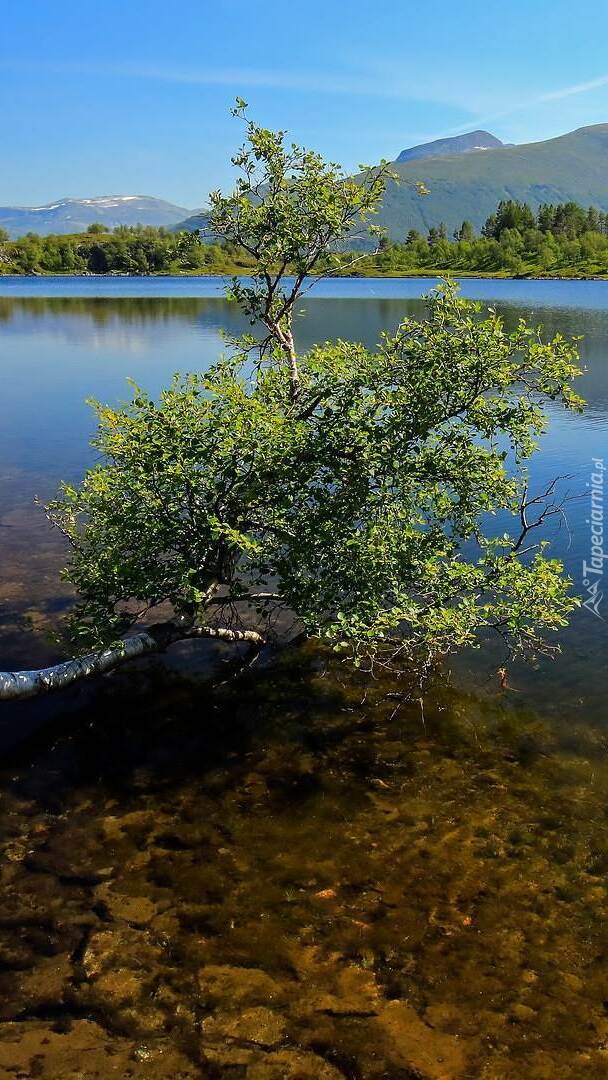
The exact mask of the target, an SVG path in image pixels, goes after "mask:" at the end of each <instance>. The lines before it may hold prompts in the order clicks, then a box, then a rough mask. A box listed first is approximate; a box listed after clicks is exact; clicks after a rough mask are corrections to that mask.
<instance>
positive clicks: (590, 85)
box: [533, 75, 608, 104]
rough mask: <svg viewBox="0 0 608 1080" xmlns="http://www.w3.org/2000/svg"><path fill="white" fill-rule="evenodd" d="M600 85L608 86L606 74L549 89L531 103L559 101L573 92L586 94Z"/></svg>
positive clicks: (571, 95)
mask: <svg viewBox="0 0 608 1080" xmlns="http://www.w3.org/2000/svg"><path fill="white" fill-rule="evenodd" d="M601 86H608V75H599V76H598V77H597V79H589V81H588V82H581V83H575V84H574V86H563V87H562V88H561V90H549V92H548V93H546V94H540V95H539V97H537V98H535V99H534V101H533V104H537V103H538V104H542V102H544V101H561V100H562V98H569V97H574V96H575V94H586V93H587V91H589V90H599V88H600V87H601Z"/></svg>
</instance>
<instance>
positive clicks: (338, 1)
mask: <svg viewBox="0 0 608 1080" xmlns="http://www.w3.org/2000/svg"><path fill="white" fill-rule="evenodd" d="M607 34H608V4H604V3H600V2H599V0H595V2H594V3H585V2H581V3H578V4H576V5H575V4H572V2H571V0H525V2H524V0H509V2H507V3H503V4H500V5H498V4H493V3H491V0H483V2H482V0H461V2H460V3H458V2H455V3H452V2H446V0H425V2H424V3H411V2H409V0H375V2H373V3H369V2H366V0H349V2H343V0H324V2H322V0H307V2H306V3H304V4H290V3H286V2H285V0H281V2H276V0H248V2H242V0H213V2H207V0H197V2H195V0H180V2H179V3H174V4H170V3H167V2H166V0H163V2H162V3H161V2H159V0H147V2H145V3H144V2H141V0H122V2H120V3H119V2H117V0H105V2H100V3H93V2H91V0H78V2H75V0H22V3H20V4H18V3H17V2H13V0H5V2H4V4H3V5H2V10H0V204H3V205H14V204H20V205H38V204H40V203H43V202H48V201H52V200H54V199H57V198H60V197H62V196H68V195H73V196H90V195H104V194H120V193H122V194H148V195H158V196H160V197H164V198H167V199H170V200H172V201H174V202H177V203H179V204H180V205H183V206H186V207H196V206H200V205H202V204H204V203H205V200H206V194H207V192H208V191H209V190H210V189H211V188H214V187H220V186H221V187H225V186H227V185H228V184H229V183H230V167H229V164H228V160H229V156H230V153H231V152H232V151H233V150H234V148H235V146H236V145H237V143H238V141H239V137H240V131H239V129H238V125H237V123H236V121H234V120H232V119H231V118H230V117H229V115H228V109H229V106H230V104H231V102H232V101H233V99H234V97H235V96H236V95H237V94H239V95H241V96H243V97H245V98H246V99H247V100H248V101H249V102H250V105H251V112H252V114H253V115H254V116H255V117H256V118H258V119H259V120H260V121H261V122H263V123H265V124H267V125H268V126H274V127H285V128H289V130H290V131H291V132H292V133H293V135H294V137H295V138H297V140H298V141H300V142H303V143H304V144H306V145H309V146H312V147H315V148H316V149H319V150H321V151H322V152H323V153H324V154H326V155H328V156H330V157H332V158H333V159H334V160H338V161H341V162H342V163H343V164H344V165H345V166H346V167H348V168H352V167H354V166H356V165H357V164H359V163H360V162H371V161H375V160H378V159H379V158H380V157H394V156H396V154H397V153H398V152H399V151H400V150H402V149H403V148H404V147H406V146H409V145H412V144H413V143H416V142H421V141H425V140H427V139H431V138H437V137H439V136H443V135H447V134H456V133H459V132H461V131H466V130H470V129H471V128H475V127H485V128H488V129H489V130H491V131H493V132H494V133H495V134H496V135H498V136H499V137H500V138H502V139H503V140H505V141H507V142H528V141H533V140H536V139H543V138H550V137H551V136H553V135H558V134H561V133H563V132H565V131H568V130H571V129H572V128H575V127H580V126H582V125H585V124H597V123H604V122H606V123H608V53H607V51H606V45H605V42H606V38H607Z"/></svg>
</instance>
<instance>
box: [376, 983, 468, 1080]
mask: <svg viewBox="0 0 608 1080" xmlns="http://www.w3.org/2000/svg"><path fill="white" fill-rule="evenodd" d="M374 1024H375V1025H376V1026H377V1028H378V1029H379V1031H380V1033H381V1035H382V1037H383V1039H384V1042H385V1046H386V1057H387V1060H388V1061H389V1062H390V1064H391V1066H392V1067H393V1068H394V1069H395V1070H396V1069H409V1070H411V1071H413V1072H414V1074H415V1075H416V1076H417V1077H419V1080H456V1078H457V1077H460V1076H463V1075H464V1073H465V1070H466V1068H467V1058H466V1055H465V1052H464V1048H463V1045H462V1043H461V1041H460V1040H459V1039H458V1038H456V1036H454V1035H445V1034H444V1033H443V1032H439V1031H436V1030H434V1029H433V1028H431V1027H429V1026H428V1024H425V1023H424V1021H423V1020H421V1019H420V1017H419V1016H418V1014H417V1012H416V1011H415V1009H413V1008H412V1007H411V1006H410V1005H407V1004H406V1003H405V1002H403V1001H391V1002H389V1003H388V1005H386V1006H385V1007H384V1008H383V1009H382V1011H381V1012H380V1013H379V1014H378V1016H377V1017H376V1018H375V1020H374Z"/></svg>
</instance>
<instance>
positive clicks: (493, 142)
mask: <svg viewBox="0 0 608 1080" xmlns="http://www.w3.org/2000/svg"><path fill="white" fill-rule="evenodd" d="M502 145H503V144H502V142H501V141H500V139H497V138H496V135H491V134H490V132H489V131H468V132H467V133H466V135H455V136H454V137H453V138H450V139H434V140H433V142H428V143H419V145H418V146H410V148H409V150H402V151H401V153H400V154H399V157H398V158H397V159H396V160H397V161H398V162H399V161H417V160H418V159H419V158H426V157H445V155H446V154H467V153H471V151H473V150H491V149H494V148H495V147H497V146H502Z"/></svg>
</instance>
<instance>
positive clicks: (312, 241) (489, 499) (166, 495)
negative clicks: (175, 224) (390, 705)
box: [0, 105, 580, 698]
mask: <svg viewBox="0 0 608 1080" xmlns="http://www.w3.org/2000/svg"><path fill="white" fill-rule="evenodd" d="M243 108H244V107H243V106H242V105H239V107H238V109H237V112H238V114H239V115H242V114H243ZM247 138H248V145H247V146H246V147H245V148H244V149H243V150H242V151H241V152H240V153H239V154H237V155H236V158H235V164H236V165H237V167H238V168H239V169H240V170H241V173H242V178H241V181H240V183H239V184H238V186H237V190H236V192H235V193H234V194H233V195H232V196H230V197H229V198H226V197H224V196H222V195H220V194H219V193H217V192H216V193H215V194H214V196H213V199H212V207H213V209H212V223H213V228H214V229H215V230H216V232H217V234H218V235H222V236H224V237H225V238H227V239H229V240H230V241H231V242H234V243H237V244H239V245H240V246H242V247H244V248H245V250H247V251H248V252H249V253H250V255H251V257H252V258H254V259H255V260H256V269H255V273H254V276H253V282H252V284H251V285H249V284H241V283H240V282H237V281H235V282H234V283H233V286H232V294H233V297H234V299H235V301H236V302H237V303H238V304H239V305H240V306H241V308H242V310H243V311H244V312H245V314H246V315H247V316H248V317H249V319H250V321H251V324H252V329H258V328H259V327H260V325H261V328H262V329H261V337H260V335H258V337H257V338H256V337H255V336H254V335H247V336H246V337H244V338H243V339H241V340H240V342H238V343H235V345H234V347H233V349H232V350H231V351H230V352H229V353H228V355H226V356H225V357H223V358H221V359H220V360H219V361H218V362H217V364H216V365H215V366H214V367H213V368H212V369H211V370H210V371H208V372H206V373H204V374H194V375H191V376H186V377H183V378H179V377H176V379H175V380H174V382H173V384H172V385H171V386H170V387H169V389H167V390H166V391H164V393H162V394H161V396H160V400H159V401H153V400H152V399H151V398H150V397H149V396H148V395H147V394H146V393H144V392H143V391H141V390H139V389H137V388H136V389H135V391H134V395H133V399H132V401H131V402H130V404H129V405H128V406H126V407H124V408H120V409H112V408H108V407H104V406H102V405H97V406H96V408H97V413H98V420H99V428H98V434H97V438H96V440H95V446H96V449H97V450H98V452H99V455H100V463H99V464H98V465H96V466H95V467H94V468H92V469H90V470H89V471H88V472H87V473H86V475H85V478H84V480H83V482H82V484H81V485H80V486H78V487H72V486H69V485H66V486H65V487H64V488H63V492H62V495H61V497H60V498H58V499H57V500H55V501H54V502H53V503H52V504H51V505H50V506H49V507H48V508H47V512H48V515H49V517H50V520H51V521H52V522H53V523H54V524H55V525H56V526H57V527H58V528H59V529H60V530H61V531H62V533H63V534H64V536H65V537H66V539H67V541H68V543H69V545H70V549H71V552H70V559H69V563H68V567H67V571H66V573H67V576H68V577H69V579H70V580H71V582H72V583H73V584H74V586H75V588H76V590H77V593H78V595H79V603H78V605H77V606H76V608H75V610H74V611H73V612H72V613H71V615H70V618H69V629H70V630H71V633H72V637H73V640H75V641H76V642H78V643H79V650H80V651H82V650H83V649H84V648H90V647H93V648H95V649H96V651H95V652H93V653H90V654H88V655H87V656H85V657H84V658H82V659H80V660H75V661H68V662H66V663H65V664H63V665H57V666H56V667H55V668H54V669H49V670H48V671H47V672H28V673H3V674H0V697H4V698H10V697H14V698H18V697H25V696H28V695H31V694H35V693H40V692H43V691H45V690H49V689H52V688H54V687H57V686H63V685H67V684H68V683H70V682H72V681H74V680H75V679H78V678H82V677H83V676H84V675H87V674H92V673H95V672H98V671H106V670H111V669H112V668H113V667H115V666H116V665H117V664H119V663H122V662H124V661H125V660H126V659H129V658H131V657H132V656H138V655H143V654H145V653H149V652H153V651H158V650H162V649H164V648H166V647H167V646H168V645H170V644H171V643H172V642H174V641H176V640H179V639H182V638H188V637H209V638H220V639H222V640H225V641H233V642H245V643H246V644H247V645H248V646H249V647H250V648H254V649H259V648H260V647H262V646H263V645H269V644H274V643H276V642H277V641H280V640H282V639H283V637H284V635H285V630H284V628H283V629H281V627H282V626H283V627H284V624H285V622H286V621H288V622H289V623H290V624H291V626H292V631H291V632H292V633H304V634H307V635H311V636H314V637H316V638H319V639H321V640H323V641H325V642H327V644H329V645H331V646H332V647H333V648H334V649H336V650H339V651H341V652H343V653H344V654H345V656H348V657H350V658H351V660H352V661H353V662H354V663H356V664H360V665H361V664H365V665H373V664H376V663H383V664H390V665H398V666H399V668H400V669H401V668H403V667H405V668H406V669H407V670H409V671H413V672H414V673H415V674H416V678H421V677H422V676H423V675H424V673H426V672H427V671H428V670H429V668H430V667H431V666H432V665H433V664H434V663H436V662H437V661H438V660H439V659H440V658H442V657H444V656H445V655H447V654H448V653H449V652H451V651H452V650H454V649H457V648H459V647H462V646H464V645H471V644H475V643H477V642H478V641H479V640H480V638H482V637H483V635H484V634H486V633H488V632H489V631H492V630H493V631H494V632H496V633H498V634H499V635H500V637H501V638H502V640H503V641H504V642H505V646H506V647H507V648H508V649H509V651H510V653H521V654H529V653H531V652H534V651H537V650H543V649H547V648H549V646H548V645H547V643H546V641H545V639H544V632H545V631H550V630H553V629H555V628H557V627H559V626H562V625H564V623H565V621H566V619H567V615H568V613H569V611H570V610H571V609H572V608H573V607H574V605H575V603H576V600H575V599H573V598H572V597H571V596H570V595H569V586H570V583H569V582H568V581H567V580H566V579H564V577H563V575H562V568H561V566H560V564H559V563H558V562H557V561H555V560H553V559H550V558H549V557H548V556H547V554H546V553H545V551H544V548H543V546H542V544H540V545H537V544H535V543H533V542H532V539H531V536H533V535H534V533H533V531H534V529H536V528H539V527H540V526H541V525H542V523H543V521H544V520H546V518H547V516H549V515H551V514H553V513H559V512H561V508H560V506H559V505H555V504H553V503H551V502H549V503H548V504H547V505H541V499H540V496H531V495H529V494H528V487H527V478H526V470H525V461H526V459H527V458H528V457H529V455H530V454H531V453H532V451H533V449H534V446H535V439H536V436H537V435H538V434H539V432H540V431H541V430H542V428H543V423H544V410H543V406H544V403H545V402H546V401H547V400H552V401H561V402H562V403H563V405H564V406H565V407H566V408H577V407H579V405H580V402H579V399H578V398H577V396H576V395H575V394H574V392H573V391H572V389H571V387H570V380H571V379H572V378H573V377H574V376H575V375H576V374H577V373H578V369H577V367H576V364H575V360H576V349H575V347H574V345H572V344H570V343H568V342H566V341H565V340H564V339H562V338H561V337H559V336H558V337H556V338H554V339H553V340H552V341H548V342H542V341H541V340H540V338H539V336H538V334H537V333H536V332H535V331H533V330H531V329H529V328H528V327H526V326H525V324H524V323H523V322H521V323H520V324H519V326H518V327H517V328H516V329H515V330H514V331H512V332H510V333H508V332H507V331H506V330H505V328H504V326H503V324H502V321H501V319H500V318H499V316H498V315H496V314H495V313H494V312H490V314H489V315H488V316H487V317H485V318H480V316H479V311H478V308H477V307H476V306H475V305H473V304H470V303H467V302H466V301H464V300H462V299H460V298H459V297H458V295H457V292H456V291H455V289H454V288H453V287H451V286H444V287H443V288H442V289H441V290H440V291H439V292H436V293H435V294H434V295H433V296H432V297H431V298H430V299H429V301H428V317H427V318H426V319H425V320H423V321H417V320H413V319H405V320H404V322H403V323H402V324H401V326H400V327H399V328H398V330H397V331H396V332H395V333H394V334H391V335H388V334H387V335H385V336H384V337H383V340H382V342H381V345H380V347H379V348H378V349H377V350H375V351H370V350H368V349H366V348H364V347H363V346H362V345H360V344H358V343H354V342H347V341H337V342H329V343H326V344H318V345H316V346H314V347H313V348H312V349H310V351H309V352H307V353H304V354H301V353H298V352H297V349H296V345H295V342H294V337H293V324H292V318H293V314H294V311H295V309H296V305H297V303H298V302H299V300H300V298H301V296H302V293H303V291H304V290H305V289H306V288H307V287H308V284H309V282H308V280H307V275H308V274H309V273H310V271H311V270H312V269H314V268H315V266H316V265H317V264H318V262H319V260H321V259H322V258H323V257H325V258H328V257H329V258H330V259H331V257H332V253H333V252H334V251H335V249H336V246H337V245H338V244H339V243H340V242H341V241H342V240H343V239H344V237H345V236H346V235H347V234H348V232H349V231H350V230H351V229H352V228H353V226H354V225H355V223H360V221H361V217H362V215H365V214H368V213H370V212H372V211H373V210H374V209H375V207H376V206H377V205H378V203H379V200H380V198H381V196H382V190H383V184H384V179H385V177H386V168H385V166H380V167H378V169H376V170H369V171H368V172H367V173H365V174H364V175H363V176H362V177H361V179H360V180H359V182H358V183H353V182H350V181H345V179H344V177H343V176H342V173H341V172H340V170H339V169H338V168H337V167H336V166H333V165H326V164H325V163H324V162H323V161H322V160H321V158H320V157H319V156H318V155H317V154H312V153H310V152H309V151H303V150H301V149H300V148H298V147H293V146H292V147H289V148H288V147H287V146H286V143H285V136H284V134H283V133H281V132H279V133H272V132H269V131H266V130H265V129H262V128H259V127H258V126H257V125H255V124H253V123H252V122H251V121H247ZM289 271H291V274H292V276H288V274H289ZM507 448H510V450H511V451H512V458H513V461H514V465H513V466H512V467H509V465H508V461H509V458H508V456H507ZM501 510H508V511H511V512H512V513H513V514H514V516H515V520H516V523H517V527H516V529H515V531H514V532H513V533H512V534H509V533H505V534H503V535H501V536H499V537H492V536H491V535H489V534H487V533H486V531H485V529H484V525H483V522H484V521H485V520H486V519H487V515H492V514H495V513H497V512H499V511H501ZM471 544H473V545H474V547H475V548H476V551H475V552H473V553H470V552H469V549H470V547H471ZM467 553H468V554H467ZM161 615H164V618H163V619H162V622H155V623H153V624H152V625H148V626H146V628H141V624H142V619H144V617H145V618H146V619H147V620H150V619H154V618H157V619H158V618H159V617H160V616H161ZM252 621H253V624H254V628H252V625H251V624H252ZM138 626H139V627H140V629H139V632H135V633H132V634H131V635H130V636H126V637H125V635H128V634H129V631H133V630H135V631H137V629H138Z"/></svg>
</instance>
